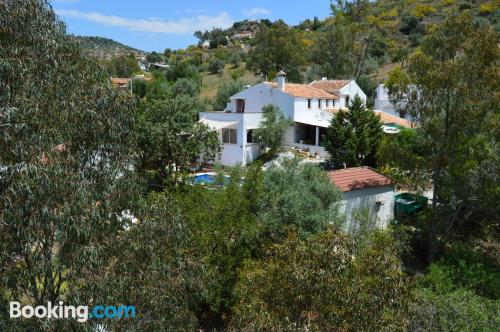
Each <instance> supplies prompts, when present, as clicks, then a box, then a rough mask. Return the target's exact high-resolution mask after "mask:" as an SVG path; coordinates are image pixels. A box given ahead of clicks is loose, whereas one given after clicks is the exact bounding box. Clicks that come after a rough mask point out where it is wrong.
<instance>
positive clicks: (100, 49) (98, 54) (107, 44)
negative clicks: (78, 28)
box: [76, 36, 145, 60]
mask: <svg viewBox="0 0 500 332" xmlns="http://www.w3.org/2000/svg"><path fill="white" fill-rule="evenodd" d="M76 38H77V40H78V41H79V42H80V44H81V45H82V47H83V48H84V49H85V51H87V52H88V53H89V54H90V55H91V56H93V57H95V58H97V59H100V60H109V59H111V58H114V57H117V56H120V55H129V54H130V53H134V54H135V55H136V56H144V55H145V52H144V51H141V50H138V49H135V48H133V47H130V46H127V45H124V44H122V43H119V42H117V41H114V40H112V39H109V38H103V37H90V36H77V37H76Z"/></svg>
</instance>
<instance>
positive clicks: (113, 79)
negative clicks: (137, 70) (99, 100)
mask: <svg viewBox="0 0 500 332" xmlns="http://www.w3.org/2000/svg"><path fill="white" fill-rule="evenodd" d="M128 82H130V78H127V77H125V78H122V77H111V83H113V84H115V85H126V84H128Z"/></svg>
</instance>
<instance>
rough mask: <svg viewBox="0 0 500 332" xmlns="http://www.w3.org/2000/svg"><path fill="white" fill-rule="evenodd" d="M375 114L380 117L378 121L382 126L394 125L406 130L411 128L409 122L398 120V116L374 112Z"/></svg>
mask: <svg viewBox="0 0 500 332" xmlns="http://www.w3.org/2000/svg"><path fill="white" fill-rule="evenodd" d="M374 112H375V114H377V115H378V116H379V117H380V121H382V123H383V124H390V123H394V124H397V125H399V126H402V127H406V128H412V127H413V125H412V123H411V122H410V121H408V120H406V119H403V118H400V117H399V116H395V115H391V114H389V113H385V112H382V111H374Z"/></svg>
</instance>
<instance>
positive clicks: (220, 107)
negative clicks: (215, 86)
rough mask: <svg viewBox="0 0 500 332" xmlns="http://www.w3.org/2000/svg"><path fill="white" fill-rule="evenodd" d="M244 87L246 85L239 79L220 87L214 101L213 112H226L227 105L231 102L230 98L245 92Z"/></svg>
mask: <svg viewBox="0 0 500 332" xmlns="http://www.w3.org/2000/svg"><path fill="white" fill-rule="evenodd" d="M244 86H245V83H244V82H243V81H241V80H238V79H236V80H233V81H227V82H225V83H223V84H222V85H221V86H220V87H219V90H217V95H216V96H215V100H214V101H213V110H214V111H224V110H225V109H226V104H227V103H228V102H229V98H230V97H231V96H233V95H235V94H237V93H238V92H240V91H243V88H244Z"/></svg>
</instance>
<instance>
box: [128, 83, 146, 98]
mask: <svg viewBox="0 0 500 332" xmlns="http://www.w3.org/2000/svg"><path fill="white" fill-rule="evenodd" d="M132 92H133V93H134V94H135V95H136V96H137V97H139V98H144V96H145V95H146V92H147V83H146V82H145V81H144V79H141V78H134V79H132Z"/></svg>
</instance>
